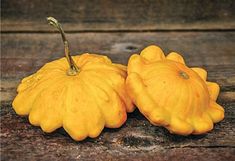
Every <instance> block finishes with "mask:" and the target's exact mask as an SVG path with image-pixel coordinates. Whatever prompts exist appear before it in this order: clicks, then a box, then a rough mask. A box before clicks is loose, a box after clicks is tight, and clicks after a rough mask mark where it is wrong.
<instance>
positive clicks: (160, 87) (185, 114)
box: [13, 17, 224, 141]
mask: <svg viewBox="0 0 235 161" xmlns="http://www.w3.org/2000/svg"><path fill="white" fill-rule="evenodd" d="M48 21H49V23H50V24H51V25H53V26H54V27H56V28H57V29H58V30H59V31H60V33H61V35H62V39H63V42H64V46H65V56H66V57H65V58H61V59H59V60H55V61H53V62H50V63H47V64H45V65H44V66H43V67H42V68H41V69H40V70H39V71H37V72H36V73H35V74H32V75H31V76H28V77H26V78H24V79H23V80H22V81H21V83H20V85H19V86H18V88H17V92H18V95H17V96H16V98H15V99H14V101H13V108H14V110H15V111H16V113H17V114H19V115H29V121H30V123H31V124H33V125H35V126H41V128H42V130H43V131H45V132H48V133H49V132H52V131H54V130H56V129H58V128H60V127H63V128H64V129H65V130H66V131H67V133H68V134H69V135H70V136H71V137H72V138H73V139H74V140H77V141H80V140H83V139H85V138H86V137H91V138H95V137H97V136H98V135H99V134H100V133H101V131H102V130H103V128H104V127H108V128H118V127H120V126H122V125H123V124H124V122H125V121H126V119H127V112H132V111H134V109H135V107H134V105H133V103H134V104H135V105H136V106H137V107H138V108H139V110H140V112H141V113H142V114H143V115H144V116H145V117H146V118H147V119H148V120H149V121H150V122H151V123H152V124H154V125H157V126H164V127H165V128H167V129H168V130H169V131H170V132H172V133H176V134H180V135H189V134H202V133H205V132H208V131H210V130H211V129H212V128H213V123H216V122H218V121H220V120H222V119H223V118H224V109H223V108H222V107H221V106H220V105H218V104H217V103H216V102H215V101H216V99H217V97H218V94H219V86H218V85H217V84H216V83H212V82H207V81H206V77H207V73H206V71H205V70H203V69H201V68H191V69H190V68H188V67H187V66H186V65H185V62H184V59H183V58H182V57H181V56H180V55H179V54H177V53H175V52H173V53H170V54H169V55H168V56H167V57H165V55H164V53H163V52H162V50H161V49H160V48H159V47H157V46H149V47H147V48H145V49H144V50H143V51H142V52H141V54H140V55H137V54H134V55H132V56H131V57H130V59H129V62H128V66H127V67H126V66H124V65H121V64H115V63H112V61H111V60H110V59H109V58H108V57H106V56H102V55H96V54H88V53H86V54H82V55H79V56H73V57H71V56H70V53H69V46H68V41H67V39H66V37H65V34H64V31H63V30H62V28H61V25H60V24H59V23H58V21H57V20H56V19H54V18H52V17H49V18H48ZM67 62H68V64H67ZM68 65H69V66H68Z"/></svg>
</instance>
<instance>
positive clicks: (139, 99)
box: [126, 45, 224, 135]
mask: <svg viewBox="0 0 235 161" xmlns="http://www.w3.org/2000/svg"><path fill="white" fill-rule="evenodd" d="M127 71H128V77H127V80H126V86H127V91H128V94H129V95H130V97H131V99H132V100H133V102H134V104H135V105H136V106H137V107H138V109H139V110H140V112H141V113H142V114H143V115H144V116H145V117H146V118H147V119H148V120H149V121H150V122H151V123H152V124H154V125H157V126H164V127H165V128H167V129H168V130H169V131H170V132H171V133H175V134H180V135H189V134H203V133H206V132H208V131H210V130H212V129H213V123H216V122H219V121H221V120H222V119H223V118H224V109H223V108H222V107H221V106H220V105H218V104H217V103H216V102H215V101H216V99H217V97H218V94H219V86H218V84H216V83H213V82H207V81H206V77H207V72H206V71H205V70H204V69H202V68H188V67H187V66H186V65H185V62H184V59H183V58H182V56H180V55H179V54H177V53H175V52H172V53H170V54H169V55H168V56H167V57H165V55H164V53H163V51H162V50H161V49H160V48H159V47H157V46H153V45H152V46H149V47H147V48H145V49H144V50H143V51H142V52H141V54H140V55H137V54H134V55H132V56H131V58H130V59H129V62H128V69H127Z"/></svg>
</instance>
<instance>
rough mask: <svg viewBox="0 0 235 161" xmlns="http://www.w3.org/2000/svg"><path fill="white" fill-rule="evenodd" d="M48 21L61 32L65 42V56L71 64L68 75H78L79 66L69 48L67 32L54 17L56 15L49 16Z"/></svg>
mask: <svg viewBox="0 0 235 161" xmlns="http://www.w3.org/2000/svg"><path fill="white" fill-rule="evenodd" d="M47 21H48V22H49V24H50V25H52V26H53V27H55V28H56V29H57V30H58V31H59V32H60V34H61V37H62V40H63V43H64V51H65V57H66V59H67V61H68V64H69V67H70V68H69V70H68V72H67V74H68V75H70V76H72V75H76V74H77V73H78V72H79V68H78V66H77V65H76V64H75V62H74V60H73V58H72V57H71V55H70V50H69V43H68V40H67V39H66V37H65V32H64V30H63V29H62V27H61V24H60V23H59V22H58V21H57V20H56V19H55V18H54V17H47Z"/></svg>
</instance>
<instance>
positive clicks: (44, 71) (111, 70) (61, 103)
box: [13, 54, 134, 141]
mask: <svg viewBox="0 0 235 161" xmlns="http://www.w3.org/2000/svg"><path fill="white" fill-rule="evenodd" d="M73 59H74V61H75V63H76V64H77V65H78V67H79V69H80V72H79V73H78V74H77V75H76V76H68V75H67V74H66V72H67V69H68V64H67V60H66V59H65V58H61V59H59V60H55V61H53V62H50V63H47V64H45V65H44V66H43V67H42V68H41V69H40V70H39V71H37V72H36V73H35V74H33V75H31V76H28V77H26V78H24V79H23V80H22V82H21V83H20V85H19V86H18V89H17V92H18V95H17V96H16V98H15V99H14V101H13V108H14V110H15V111H16V113H17V114H19V115H29V121H30V123H31V124H33V125H35V126H41V128H42V130H43V131H44V132H48V133H49V132H52V131H54V130H56V129H57V128H60V127H63V128H64V129H65V130H66V131H67V133H68V134H69V135H70V136H71V137H72V138H73V139H74V140H77V141H80V140H83V139H85V138H86V137H88V136H89V137H91V138H95V137H97V136H98V135H99V134H100V133H101V131H102V129H103V128H104V127H108V128H118V127H120V126H121V125H122V124H123V123H124V122H125V121H126V119H127V114H126V111H127V112H131V111H133V110H134V108H133V104H132V102H131V100H130V98H129V97H128V95H127V93H126V90H125V78H126V76H127V73H126V66H123V65H120V64H113V63H112V62H111V60H110V59H108V58H107V57H106V56H101V55H95V54H82V55H81V56H74V57H73Z"/></svg>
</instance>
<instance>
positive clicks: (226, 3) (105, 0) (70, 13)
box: [1, 0, 235, 32]
mask: <svg viewBox="0 0 235 161" xmlns="http://www.w3.org/2000/svg"><path fill="white" fill-rule="evenodd" d="M1 5H2V7H1V9H2V31H4V32H8V31H51V28H50V27H49V26H48V25H47V23H46V21H45V18H46V17H47V16H55V17H57V18H58V19H59V20H60V21H61V22H62V23H63V25H64V27H65V28H66V30H67V31H92V30H93V31H107V30H109V31H117V30H177V29H189V30H191V29H234V28H235V2H234V1H233V0H223V1H221V0H214V1H211V0H204V1H202V0H196V1H193V2H191V1H185V0H174V1H173V0H129V1H128V0H116V1H111V0H102V1H99V0H92V1H86V0H79V1H77V0H67V1H63V0H50V1H47V0H34V1H31V0H24V1H18V0H11V1H9V0H2V2H1Z"/></svg>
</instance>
